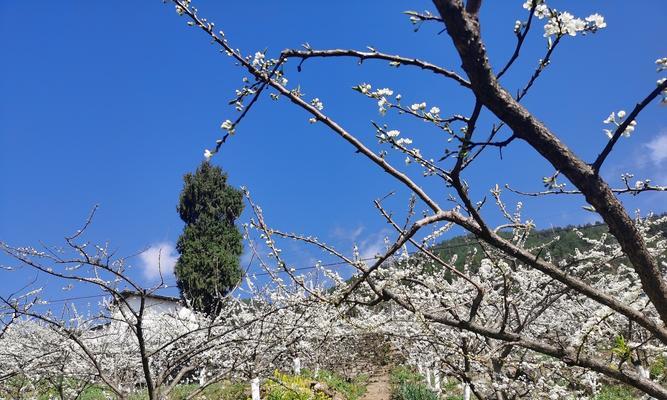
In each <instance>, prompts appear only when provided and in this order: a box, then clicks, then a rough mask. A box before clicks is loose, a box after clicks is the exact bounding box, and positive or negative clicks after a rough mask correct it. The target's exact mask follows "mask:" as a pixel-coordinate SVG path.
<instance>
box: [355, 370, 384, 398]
mask: <svg viewBox="0 0 667 400" xmlns="http://www.w3.org/2000/svg"><path fill="white" fill-rule="evenodd" d="M390 398H391V385H390V384H389V372H388V371H385V370H380V371H378V372H377V373H375V374H373V376H371V378H370V383H369V384H368V386H366V393H365V394H364V395H363V397H362V398H361V400H389V399H390Z"/></svg>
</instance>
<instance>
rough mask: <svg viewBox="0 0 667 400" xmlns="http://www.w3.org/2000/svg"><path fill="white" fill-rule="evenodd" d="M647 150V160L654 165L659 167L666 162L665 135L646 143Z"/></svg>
mask: <svg viewBox="0 0 667 400" xmlns="http://www.w3.org/2000/svg"><path fill="white" fill-rule="evenodd" d="M646 147H648V149H649V155H648V156H649V158H650V159H651V161H652V162H653V164H655V165H660V164H662V163H663V162H664V161H667V133H663V134H662V135H660V136H658V137H656V138H655V139H653V140H651V141H650V142H648V143H646Z"/></svg>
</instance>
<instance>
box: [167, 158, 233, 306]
mask: <svg viewBox="0 0 667 400" xmlns="http://www.w3.org/2000/svg"><path fill="white" fill-rule="evenodd" d="M184 182H185V185H184V187H183V191H182V192H181V196H180V202H179V205H178V214H179V215H180V217H181V219H182V220H183V222H185V228H184V230H183V234H182V235H181V236H180V238H179V239H178V243H177V246H176V248H177V250H178V252H179V253H180V255H181V256H180V258H179V259H178V262H177V263H176V269H175V272H176V278H177V282H178V288H179V289H180V291H181V296H182V297H183V298H184V299H186V300H187V301H189V302H190V303H191V305H192V307H193V308H195V309H196V310H199V311H202V312H205V313H206V314H208V315H215V314H217V313H218V312H219V311H220V304H221V303H220V298H221V297H222V296H224V295H225V294H227V293H228V292H229V291H230V290H231V289H233V288H234V286H236V284H237V283H238V282H239V280H240V279H241V269H240V266H239V257H240V256H241V253H242V252H243V237H242V236H241V233H240V232H239V230H238V228H237V227H236V226H235V225H234V221H235V220H236V219H237V218H238V217H239V216H240V215H241V212H242V211H243V195H242V193H241V192H240V191H239V190H238V189H235V188H233V187H231V186H229V185H228V184H227V175H226V174H225V173H223V171H222V169H220V167H216V166H213V165H211V164H210V163H209V162H208V161H204V162H203V163H202V164H201V165H200V166H199V168H197V171H196V172H195V173H194V174H186V175H185V177H184Z"/></svg>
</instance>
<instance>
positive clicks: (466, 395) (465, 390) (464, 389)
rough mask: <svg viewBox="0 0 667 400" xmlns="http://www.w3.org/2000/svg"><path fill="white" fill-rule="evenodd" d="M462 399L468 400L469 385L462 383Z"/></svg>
mask: <svg viewBox="0 0 667 400" xmlns="http://www.w3.org/2000/svg"><path fill="white" fill-rule="evenodd" d="M463 400H470V385H468V384H467V383H464V384H463Z"/></svg>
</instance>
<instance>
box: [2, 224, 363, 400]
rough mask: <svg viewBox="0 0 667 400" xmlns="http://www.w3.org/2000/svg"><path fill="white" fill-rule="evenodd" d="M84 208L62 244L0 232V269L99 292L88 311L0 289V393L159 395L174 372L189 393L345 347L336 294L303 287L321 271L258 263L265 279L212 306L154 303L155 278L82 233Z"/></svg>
mask: <svg viewBox="0 0 667 400" xmlns="http://www.w3.org/2000/svg"><path fill="white" fill-rule="evenodd" d="M91 220H92V214H91V217H90V219H89V220H88V221H87V222H86V224H85V226H84V228H82V229H81V230H79V231H77V232H76V234H74V235H72V236H69V237H67V238H66V239H65V242H66V247H65V248H59V247H45V248H44V249H43V250H38V249H35V248H32V247H12V246H10V245H8V244H6V243H2V242H0V250H2V251H4V252H5V253H6V254H8V255H9V256H11V257H13V258H14V259H15V260H16V261H17V265H16V266H12V267H7V268H8V270H10V271H11V270H13V271H21V270H25V269H30V270H34V271H37V272H40V273H43V274H46V275H48V276H49V277H50V278H52V279H55V280H56V282H58V283H59V284H61V283H62V284H64V286H65V287H64V290H67V291H69V290H72V288H73V287H74V286H89V287H93V288H97V289H98V290H100V291H101V293H102V296H101V297H102V301H101V302H100V303H99V304H98V307H97V308H96V309H90V310H88V311H87V312H81V311H80V310H78V309H77V308H76V307H75V306H74V304H71V305H66V306H65V307H63V308H62V310H58V309H57V308H55V303H53V304H52V303H50V302H49V299H48V298H44V297H43V294H42V289H41V288H32V287H30V286H31V285H29V286H28V288H27V289H26V290H25V291H24V292H22V293H15V294H10V295H9V296H0V304H2V310H3V313H6V315H4V314H3V320H4V321H5V328H4V329H3V331H2V336H0V349H2V350H0V370H2V371H3V372H2V375H0V397H5V396H7V397H9V396H12V397H16V398H38V397H39V396H42V395H43V394H44V393H45V392H48V393H51V394H53V395H54V396H57V397H58V398H60V399H62V400H65V399H76V398H79V396H80V395H81V393H83V391H84V390H86V389H87V388H88V387H90V386H93V385H95V386H97V387H101V388H103V390H104V391H105V392H107V393H108V394H110V395H112V396H114V397H116V398H119V399H126V398H129V397H131V396H133V395H135V394H136V393H137V392H144V393H145V394H146V395H147V397H148V398H149V399H151V400H157V399H164V398H167V396H168V395H169V393H171V392H172V391H173V390H174V389H175V388H176V387H177V386H178V385H179V384H183V383H189V382H193V381H196V382H198V383H199V387H198V388H197V389H196V390H194V391H193V392H192V393H190V394H189V395H188V398H195V397H196V396H198V395H199V394H201V393H202V392H203V391H204V390H206V389H207V388H208V387H209V386H211V385H213V384H216V383H220V382H222V381H224V380H229V379H239V380H242V381H247V380H250V379H253V378H266V377H269V376H271V375H272V374H273V371H274V370H275V369H276V368H281V369H284V370H289V369H291V366H292V364H293V359H295V358H296V359H299V358H301V359H303V361H304V363H305V365H308V366H311V367H313V368H315V369H316V368H317V366H318V365H319V363H320V362H321V360H323V359H324V358H325V356H331V355H333V354H342V352H343V350H349V348H347V347H346V348H344V347H343V346H337V345H336V343H337V341H336V340H335V339H336V338H338V337H340V336H342V335H343V333H346V332H347V333H349V332H350V329H351V328H353V326H350V325H348V324H346V323H345V319H344V318H340V313H339V312H336V310H335V308H336V307H335V306H334V305H332V304H330V303H327V302H322V301H319V300H317V299H315V298H311V297H310V296H309V295H308V294H309V293H319V294H320V297H321V295H322V294H324V293H326V290H327V288H326V287H324V286H323V282H320V283H319V284H318V283H315V282H313V281H310V280H306V279H302V280H299V281H298V282H297V281H293V280H286V281H284V280H282V279H280V277H279V275H278V272H279V271H276V270H275V268H273V266H272V265H270V264H266V263H262V264H261V265H262V266H263V267H264V268H265V273H266V274H269V275H271V277H272V280H271V282H269V283H268V284H266V285H259V283H258V282H256V280H255V279H254V278H253V277H250V276H248V277H246V285H245V287H244V288H240V287H237V288H236V289H237V290H236V291H235V292H234V293H232V294H233V295H228V296H224V297H223V296H221V297H219V298H216V301H217V302H219V304H221V305H222V307H221V308H220V312H219V313H218V314H217V315H216V316H215V317H211V316H209V315H207V314H205V313H199V312H196V311H193V310H192V309H190V308H187V307H185V306H184V305H181V306H179V307H176V308H173V309H170V310H167V311H164V310H159V311H156V310H154V309H153V308H154V304H152V303H151V300H152V299H153V298H155V292H156V291H157V290H159V289H160V288H163V287H164V282H160V283H158V284H157V285H155V286H153V287H150V288H144V287H142V286H140V285H139V284H138V283H137V282H136V281H134V280H133V279H132V277H131V273H130V269H131V268H130V265H129V264H128V260H127V259H126V258H123V257H115V256H114V255H113V254H112V253H111V252H110V251H109V250H108V245H105V246H94V245H91V244H90V243H88V242H87V241H85V239H84V233H85V230H86V228H87V227H88V226H89V224H90V222H91ZM89 249H91V250H89ZM256 256H257V257H261V256H260V255H259V254H256ZM33 284H34V283H33ZM128 289H130V290H131V291H132V292H131V293H132V299H133V300H132V301H131V300H130V297H129V296H128V295H127V293H128V291H127V290H128ZM135 300H136V301H135ZM187 303H188V302H187V299H186V301H185V304H187ZM332 338H333V339H334V340H333V341H332V343H328V344H326V345H324V343H325V342H327V341H328V340H330V339H332ZM332 359H340V357H332Z"/></svg>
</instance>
